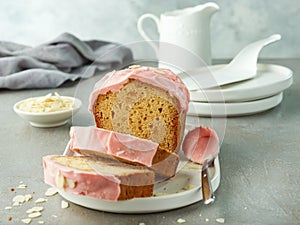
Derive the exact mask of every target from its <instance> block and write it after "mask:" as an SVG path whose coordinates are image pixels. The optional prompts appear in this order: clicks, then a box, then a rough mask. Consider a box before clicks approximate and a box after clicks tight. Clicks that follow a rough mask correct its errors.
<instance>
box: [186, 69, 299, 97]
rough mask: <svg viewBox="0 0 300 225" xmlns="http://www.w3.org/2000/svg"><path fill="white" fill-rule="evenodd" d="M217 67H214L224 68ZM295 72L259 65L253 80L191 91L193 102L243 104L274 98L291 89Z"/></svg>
mask: <svg viewBox="0 0 300 225" xmlns="http://www.w3.org/2000/svg"><path fill="white" fill-rule="evenodd" d="M222 66H224V65H216V66H214V67H222ZM292 83H293V72H292V71H291V70H290V69H289V68H287V67H284V66H279V65H271V64H258V65H257V76H256V77H255V78H253V79H250V80H246V81H243V82H238V83H234V84H230V85H225V86H222V87H220V88H211V89H207V90H198V91H190V94H191V100H192V101H199V102H224V101H225V102H243V101H250V100H256V99H262V98H266V97H269V96H273V95H275V94H277V93H280V92H282V91H283V90H285V89H286V88H288V87H290V86H291V84H292Z"/></svg>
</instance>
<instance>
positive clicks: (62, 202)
mask: <svg viewBox="0 0 300 225" xmlns="http://www.w3.org/2000/svg"><path fill="white" fill-rule="evenodd" d="M68 207H69V203H68V202H66V201H64V200H62V201H61V208H62V209H66V208H68Z"/></svg>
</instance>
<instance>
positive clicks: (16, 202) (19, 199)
mask: <svg viewBox="0 0 300 225" xmlns="http://www.w3.org/2000/svg"><path fill="white" fill-rule="evenodd" d="M25 199H26V198H25V196H24V195H16V196H15V197H14V198H13V200H12V201H13V203H14V205H20V203H23V202H25Z"/></svg>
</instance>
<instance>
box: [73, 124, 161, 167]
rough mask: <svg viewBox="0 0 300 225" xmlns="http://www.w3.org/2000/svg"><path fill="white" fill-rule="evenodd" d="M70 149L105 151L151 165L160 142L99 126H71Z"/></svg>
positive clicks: (91, 151)
mask: <svg viewBox="0 0 300 225" xmlns="http://www.w3.org/2000/svg"><path fill="white" fill-rule="evenodd" d="M70 136H71V143H70V149H71V150H73V151H75V152H77V153H80V154H83V155H84V154H85V153H89V154H91V153H93V152H95V153H97V152H99V153H105V154H108V155H112V156H115V157H119V158H122V159H125V160H129V161H131V162H138V163H140V164H143V165H146V166H149V167H150V166H151V165H152V160H153V157H154V155H155V153H156V151H157V148H158V143H155V142H152V141H150V140H146V139H142V138H138V137H135V136H132V135H128V134H121V133H117V132H114V131H109V130H105V129H101V128H97V127H71V129H70Z"/></svg>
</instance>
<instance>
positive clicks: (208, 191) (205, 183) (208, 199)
mask: <svg viewBox="0 0 300 225" xmlns="http://www.w3.org/2000/svg"><path fill="white" fill-rule="evenodd" d="M201 183H202V196H203V202H204V204H206V205H208V204H210V203H213V202H214V201H215V195H214V192H213V189H212V185H211V181H210V176H209V173H208V165H206V166H205V167H204V168H203V169H202V172H201Z"/></svg>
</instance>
